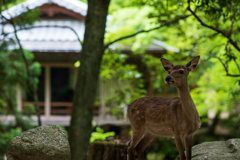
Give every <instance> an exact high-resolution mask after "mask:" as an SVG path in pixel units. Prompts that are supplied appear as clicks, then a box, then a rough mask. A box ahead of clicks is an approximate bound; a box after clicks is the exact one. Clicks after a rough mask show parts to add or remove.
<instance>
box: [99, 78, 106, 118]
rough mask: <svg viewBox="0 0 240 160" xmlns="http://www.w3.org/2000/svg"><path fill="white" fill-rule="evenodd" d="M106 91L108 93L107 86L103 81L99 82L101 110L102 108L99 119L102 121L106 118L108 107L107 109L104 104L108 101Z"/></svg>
mask: <svg viewBox="0 0 240 160" xmlns="http://www.w3.org/2000/svg"><path fill="white" fill-rule="evenodd" d="M104 91H106V89H105V86H104V84H103V82H102V80H101V79H100V80H99V97H100V105H101V108H100V113H99V117H100V118H101V119H105V118H106V107H105V104H104V100H105V99H106V97H105V93H104Z"/></svg>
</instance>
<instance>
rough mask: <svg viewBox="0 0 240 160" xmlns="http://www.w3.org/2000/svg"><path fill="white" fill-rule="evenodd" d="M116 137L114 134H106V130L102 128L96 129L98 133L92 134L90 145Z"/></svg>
mask: <svg viewBox="0 0 240 160" xmlns="http://www.w3.org/2000/svg"><path fill="white" fill-rule="evenodd" d="M111 136H115V133H114V132H106V133H104V130H103V129H101V128H100V127H96V132H92V134H91V138H90V143H92V142H94V141H96V140H105V139H106V138H107V137H111Z"/></svg>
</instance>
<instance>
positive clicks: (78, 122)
mask: <svg viewBox="0 0 240 160" xmlns="http://www.w3.org/2000/svg"><path fill="white" fill-rule="evenodd" d="M109 3H110V0H89V1H88V11H87V17H86V22H85V26H86V30H85V35H84V42H83V48H82V53H81V55H80V58H79V60H80V62H81V65H80V67H79V71H78V80H77V84H76V89H75V91H74V98H73V110H72V114H71V126H70V130H69V142H70V147H71V156H72V159H74V160H77V159H78V160H81V159H83V160H84V159H86V157H87V151H88V144H89V138H90V135H91V132H92V125H91V122H92V118H93V107H94V100H95V95H96V88H97V86H98V79H99V69H100V65H101V60H102V56H103V53H104V49H105V48H104V47H105V46H104V42H103V40H104V33H105V26H106V17H107V14H108V7H109Z"/></svg>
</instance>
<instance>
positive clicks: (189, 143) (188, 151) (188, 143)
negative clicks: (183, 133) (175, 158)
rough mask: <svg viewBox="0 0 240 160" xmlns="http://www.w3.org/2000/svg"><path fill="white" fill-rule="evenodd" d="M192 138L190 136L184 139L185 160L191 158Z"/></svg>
mask: <svg viewBox="0 0 240 160" xmlns="http://www.w3.org/2000/svg"><path fill="white" fill-rule="evenodd" d="M192 138H193V136H192V135H190V136H187V137H185V150H186V154H187V155H186V157H187V160H191V157H192Z"/></svg>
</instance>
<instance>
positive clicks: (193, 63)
mask: <svg viewBox="0 0 240 160" xmlns="http://www.w3.org/2000/svg"><path fill="white" fill-rule="evenodd" d="M199 59H200V56H197V57H195V58H193V59H192V60H191V61H190V62H189V63H188V64H187V65H186V67H187V69H188V70H189V71H193V70H194V69H195V68H196V67H197V64H198V61H199Z"/></svg>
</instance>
